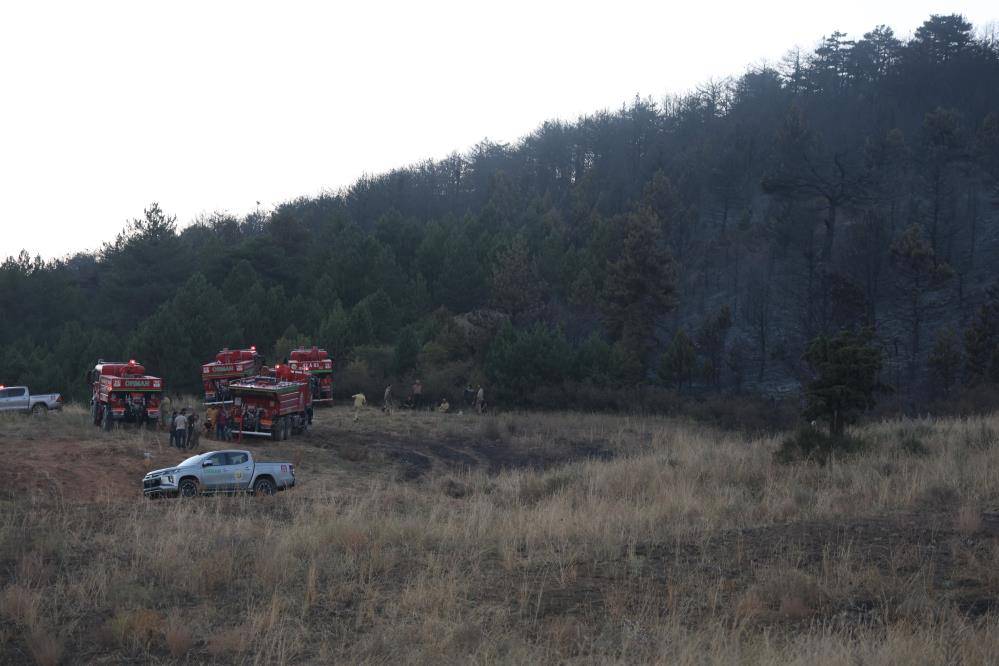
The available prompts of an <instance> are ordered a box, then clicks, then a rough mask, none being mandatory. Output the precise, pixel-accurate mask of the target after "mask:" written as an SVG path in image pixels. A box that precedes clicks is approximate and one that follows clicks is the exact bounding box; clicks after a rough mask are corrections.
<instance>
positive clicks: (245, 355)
mask: <svg viewBox="0 0 999 666" xmlns="http://www.w3.org/2000/svg"><path fill="white" fill-rule="evenodd" d="M263 363H264V357H263V356H261V355H260V354H258V353H257V348H256V347H250V348H249V349H228V348H226V349H223V350H222V351H220V352H219V353H218V354H216V355H215V360H214V361H211V362H209V363H205V364H204V365H202V366H201V383H202V384H203V385H204V389H205V405H224V404H230V403H232V396H231V395H230V393H229V384H230V382H232V381H233V380H235V379H245V378H247V377H253V376H255V375H258V374H260V372H261V368H262V367H263Z"/></svg>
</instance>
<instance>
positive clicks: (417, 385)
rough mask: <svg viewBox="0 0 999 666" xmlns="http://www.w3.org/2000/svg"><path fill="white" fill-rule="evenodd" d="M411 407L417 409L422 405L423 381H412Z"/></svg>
mask: <svg viewBox="0 0 999 666" xmlns="http://www.w3.org/2000/svg"><path fill="white" fill-rule="evenodd" d="M412 397H413V409H419V408H420V407H421V406H422V405H423V382H421V381H420V380H419V379H417V380H416V381H415V382H413V396H412Z"/></svg>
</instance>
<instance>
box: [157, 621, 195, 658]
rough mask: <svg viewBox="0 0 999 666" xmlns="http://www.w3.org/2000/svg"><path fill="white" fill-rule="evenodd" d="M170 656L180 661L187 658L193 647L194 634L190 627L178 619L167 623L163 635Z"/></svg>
mask: <svg viewBox="0 0 999 666" xmlns="http://www.w3.org/2000/svg"><path fill="white" fill-rule="evenodd" d="M163 640H164V642H165V643H166V646H167V650H168V651H169V652H170V656H171V657H173V658H174V659H180V658H182V657H185V656H187V654H188V653H189V652H190V651H191V648H193V647H194V634H193V633H192V632H191V629H190V627H188V626H187V625H186V624H184V623H183V622H182V621H180V620H178V619H175V618H174V619H171V620H169V621H168V622H167V626H166V630H165V631H164V634H163Z"/></svg>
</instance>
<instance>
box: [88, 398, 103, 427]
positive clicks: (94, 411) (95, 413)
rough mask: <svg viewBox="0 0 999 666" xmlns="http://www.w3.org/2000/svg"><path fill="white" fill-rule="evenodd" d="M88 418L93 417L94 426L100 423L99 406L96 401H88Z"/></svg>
mask: <svg viewBox="0 0 999 666" xmlns="http://www.w3.org/2000/svg"><path fill="white" fill-rule="evenodd" d="M90 418H92V419H93V421H94V425H95V426H99V425H100V424H101V406H100V405H99V404H97V403H96V402H91V403H90Z"/></svg>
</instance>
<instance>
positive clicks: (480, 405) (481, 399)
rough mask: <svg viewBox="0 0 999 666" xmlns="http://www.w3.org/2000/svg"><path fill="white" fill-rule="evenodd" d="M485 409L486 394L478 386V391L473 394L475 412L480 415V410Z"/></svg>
mask: <svg viewBox="0 0 999 666" xmlns="http://www.w3.org/2000/svg"><path fill="white" fill-rule="evenodd" d="M485 408H486V392H485V390H484V389H483V388H482V385H481V384H479V390H478V391H477V392H476V394H475V411H477V412H478V413H479V414H481V413H482V410H483V409H485Z"/></svg>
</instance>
